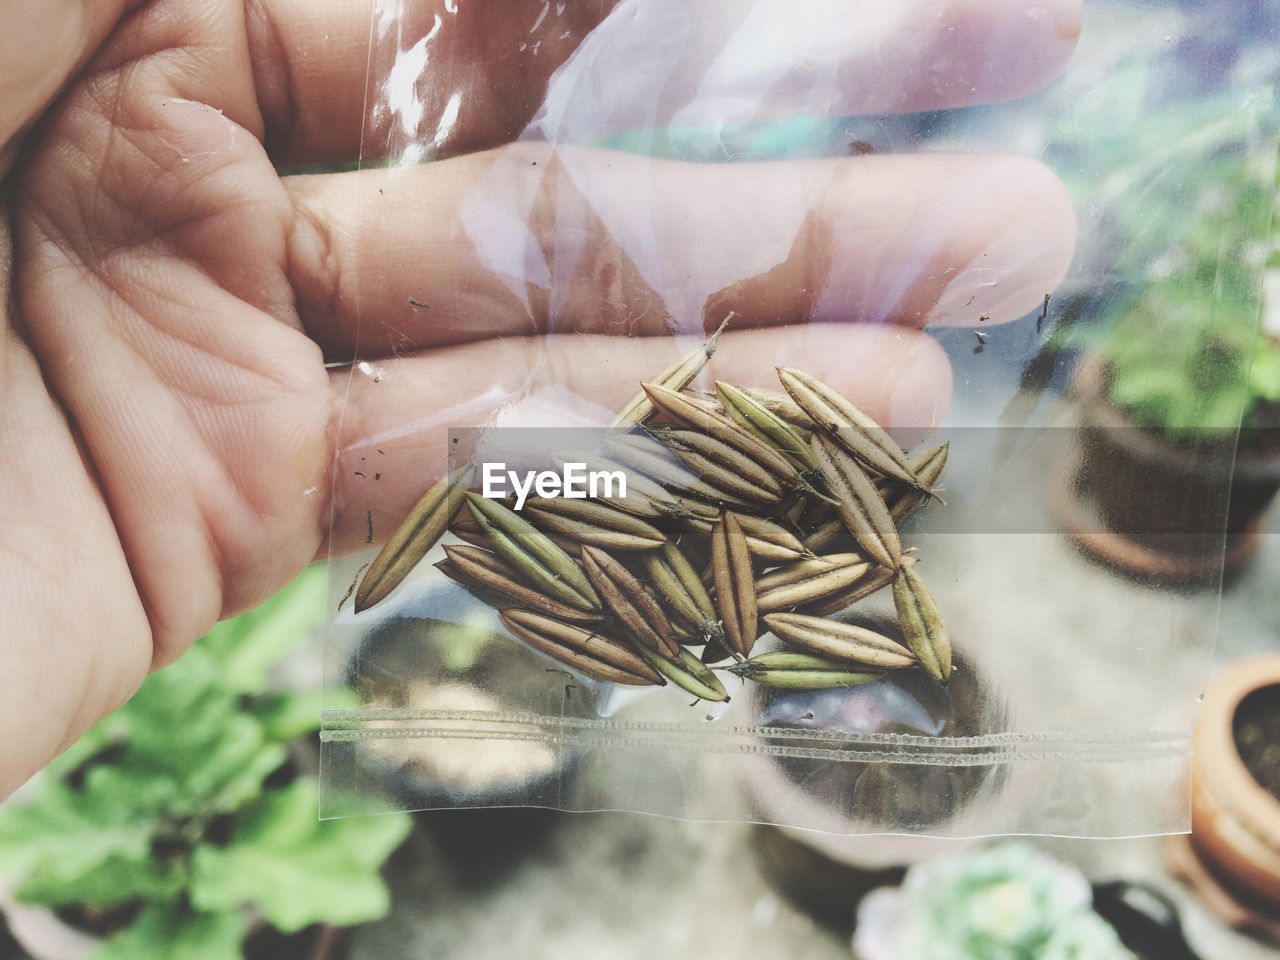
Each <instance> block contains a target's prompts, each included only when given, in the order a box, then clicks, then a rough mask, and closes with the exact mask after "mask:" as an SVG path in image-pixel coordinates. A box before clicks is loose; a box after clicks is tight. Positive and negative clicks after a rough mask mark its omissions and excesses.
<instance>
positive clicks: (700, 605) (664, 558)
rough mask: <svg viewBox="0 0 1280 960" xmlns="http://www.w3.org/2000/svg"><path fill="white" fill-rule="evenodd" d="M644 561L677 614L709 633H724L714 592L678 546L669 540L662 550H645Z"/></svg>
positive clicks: (651, 581) (653, 583)
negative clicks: (718, 618) (712, 601)
mask: <svg viewBox="0 0 1280 960" xmlns="http://www.w3.org/2000/svg"><path fill="white" fill-rule="evenodd" d="M640 564H641V566H642V567H643V568H644V571H645V574H646V575H647V576H648V577H649V582H650V583H651V584H652V585H653V586H654V588H655V589H656V590H657V591H658V594H659V596H661V597H662V599H664V600H665V601H666V602H667V606H668V607H669V608H670V609H671V612H672V613H673V614H675V616H676V617H678V618H679V619H680V620H681V621H683V622H684V623H685V624H686V625H687V626H689V627H691V628H693V629H694V630H697V631H699V632H700V633H702V634H703V635H705V636H722V635H723V634H722V632H721V630H720V624H719V623H718V622H717V621H716V612H715V607H714V605H713V604H712V603H711V596H710V595H709V594H708V593H707V590H706V587H704V586H703V585H702V581H701V580H700V579H699V578H698V573H697V571H696V570H694V568H693V565H692V564H691V563H689V559H688V558H687V557H686V556H685V555H684V553H683V552H682V551H681V550H680V548H679V547H678V546H676V545H675V544H674V543H672V542H670V541H668V542H667V543H665V544H663V545H662V548H661V549H660V550H653V551H650V552H649V553H645V554H642V555H641V557H640Z"/></svg>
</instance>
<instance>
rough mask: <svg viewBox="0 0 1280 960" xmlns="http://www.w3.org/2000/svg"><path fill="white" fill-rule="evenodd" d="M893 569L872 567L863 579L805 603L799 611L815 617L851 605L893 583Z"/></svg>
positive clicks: (837, 611) (844, 608)
mask: <svg viewBox="0 0 1280 960" xmlns="http://www.w3.org/2000/svg"><path fill="white" fill-rule="evenodd" d="M893 577H894V571H892V570H890V569H889V568H888V567H872V568H871V570H870V571H869V572H868V573H867V575H866V576H865V577H863V579H861V580H859V581H858V582H857V583H855V584H853V585H852V586H850V587H848V588H847V589H845V590H841V591H839V592H837V593H833V594H831V595H830V596H829V597H824V598H823V599H821V600H818V601H815V602H814V603H806V604H804V605H803V606H802V607H800V611H799V612H801V613H808V614H811V615H812V616H815V617H827V616H830V615H831V614H833V613H839V612H840V611H841V610H846V609H848V608H849V607H851V606H853V605H854V604H855V603H857V602H858V601H859V600H863V599H865V598H866V597H869V596H871V595H872V594H873V593H878V592H879V591H881V590H883V589H884V588H885V587H887V586H889V584H891V583H893Z"/></svg>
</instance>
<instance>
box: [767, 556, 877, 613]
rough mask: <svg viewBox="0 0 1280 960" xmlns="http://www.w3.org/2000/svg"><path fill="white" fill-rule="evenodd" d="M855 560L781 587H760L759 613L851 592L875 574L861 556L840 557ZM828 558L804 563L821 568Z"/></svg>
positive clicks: (788, 607)
mask: <svg viewBox="0 0 1280 960" xmlns="http://www.w3.org/2000/svg"><path fill="white" fill-rule="evenodd" d="M836 556H841V557H852V558H855V559H854V560H852V561H850V562H839V563H832V564H831V565H830V566H829V567H828V568H827V569H825V570H823V569H816V570H814V572H813V573H812V574H810V575H809V576H807V577H805V578H804V579H801V580H797V581H795V582H792V583H784V584H780V585H777V586H771V587H762V586H761V584H760V583H757V584H756V609H757V610H759V611H760V612H761V613H773V612H774V611H777V610H790V609H791V608H793V607H799V606H803V605H805V604H811V603H817V602H819V601H822V600H825V599H826V598H827V597H830V596H833V595H835V594H840V593H844V592H846V591H848V590H849V589H851V588H852V587H854V586H855V585H857V584H860V583H862V582H863V581H865V580H866V578H867V577H868V576H869V575H870V573H871V571H872V569H873V568H872V566H871V564H869V563H867V562H866V561H865V560H864V559H863V558H862V557H860V556H858V555H857V554H837V555H836ZM823 559H824V558H821V557H820V558H818V559H817V560H805V561H801V563H804V564H806V565H808V564H814V565H815V566H816V565H818V564H821V563H822V561H823Z"/></svg>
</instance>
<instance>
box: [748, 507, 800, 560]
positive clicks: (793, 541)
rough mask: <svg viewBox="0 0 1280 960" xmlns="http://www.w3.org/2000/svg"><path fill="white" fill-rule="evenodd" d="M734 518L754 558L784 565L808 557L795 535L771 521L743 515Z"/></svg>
mask: <svg viewBox="0 0 1280 960" xmlns="http://www.w3.org/2000/svg"><path fill="white" fill-rule="evenodd" d="M736 516H737V518H738V526H740V527H741V528H742V535H743V536H744V537H746V538H747V549H748V550H750V551H751V552H752V554H754V555H755V556H757V557H760V558H761V559H763V560H774V561H778V562H782V563H786V562H789V561H791V560H799V559H800V558H801V557H805V556H808V555H809V551H808V550H806V549H805V546H804V544H803V543H801V542H800V541H799V539H797V537H796V536H795V534H793V533H791V532H790V531H789V530H787V529H785V528H783V527H780V526H779V525H778V524H776V523H774V522H773V521H772V520H766V519H765V518H764V517H753V516H751V515H749V514H745V513H740V514H737V515H736Z"/></svg>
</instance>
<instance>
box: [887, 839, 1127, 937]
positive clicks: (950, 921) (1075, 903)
mask: <svg viewBox="0 0 1280 960" xmlns="http://www.w3.org/2000/svg"><path fill="white" fill-rule="evenodd" d="M894 896H895V897H896V899H897V902H896V904H895V906H896V914H895V922H894V925H893V937H894V943H895V946H896V947H897V948H898V949H897V955H899V956H903V957H911V958H912V960H1133V954H1132V953H1130V952H1129V951H1128V950H1126V949H1125V948H1124V946H1123V945H1122V944H1121V943H1120V940H1119V938H1118V937H1117V936H1116V933H1115V931H1114V930H1113V929H1112V928H1111V927H1110V926H1109V925H1108V924H1107V923H1106V921H1104V920H1103V919H1102V918H1101V917H1099V916H1098V915H1097V914H1096V913H1094V912H1093V910H1092V908H1091V905H1090V900H1091V894H1090V890H1089V884H1088V882H1087V881H1086V880H1085V879H1084V877H1083V876H1081V875H1080V873H1079V872H1078V871H1076V870H1075V869H1074V868H1072V867H1069V866H1067V865H1066V864H1063V863H1060V862H1058V861H1056V860H1054V859H1053V858H1052V857H1049V856H1048V855H1046V854H1044V853H1041V852H1040V851H1039V850H1036V849H1035V848H1034V847H1031V846H1028V845H1027V844H1022V843H1006V844H1001V845H998V846H994V847H986V848H984V849H981V850H977V851H975V852H966V853H962V854H959V855H955V856H949V857H939V858H937V859H935V860H931V861H925V862H924V863H922V864H920V865H919V866H916V867H913V868H912V869H911V870H910V871H909V872H908V874H907V878H906V880H905V881H904V882H903V885H902V887H901V888H900V889H899V890H898V891H897V892H896V893H895V894H894Z"/></svg>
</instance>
